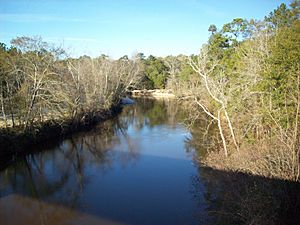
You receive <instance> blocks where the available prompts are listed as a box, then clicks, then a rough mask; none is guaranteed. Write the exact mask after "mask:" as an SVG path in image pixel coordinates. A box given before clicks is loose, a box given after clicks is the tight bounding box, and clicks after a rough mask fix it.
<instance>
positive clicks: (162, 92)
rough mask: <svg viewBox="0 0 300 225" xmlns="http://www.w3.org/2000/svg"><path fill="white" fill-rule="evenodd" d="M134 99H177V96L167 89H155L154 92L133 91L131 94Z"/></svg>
mask: <svg viewBox="0 0 300 225" xmlns="http://www.w3.org/2000/svg"><path fill="white" fill-rule="evenodd" d="M130 94H131V95H132V97H134V98H138V97H144V98H145V97H146V98H155V99H162V98H166V99H169V98H175V97H176V96H175V94H173V92H172V91H171V90H167V89H154V90H133V91H131V93H130Z"/></svg>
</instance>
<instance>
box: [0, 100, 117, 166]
mask: <svg viewBox="0 0 300 225" xmlns="http://www.w3.org/2000/svg"><path fill="white" fill-rule="evenodd" d="M121 110H122V106H121V105H118V106H114V107H112V108H111V109H108V110H99V111H97V112H93V113H85V114H83V115H81V116H79V117H78V118H80V119H72V120H66V121H47V122H45V123H43V124H37V125H35V126H33V127H32V128H31V129H30V130H26V131H23V130H22V129H21V128H9V129H2V130H0V170H1V169H2V168H4V167H5V166H6V165H7V164H9V163H10V162H12V161H13V160H14V159H15V158H17V157H21V156H24V155H27V154H30V153H33V152H36V151H40V150H42V149H44V148H45V147H49V146H52V147H53V146H56V145H57V144H58V143H59V142H60V141H61V140H62V139H64V138H66V137H67V136H68V135H71V134H73V133H75V132H79V131H84V130H89V129H91V128H92V127H93V126H95V125H96V124H98V123H100V122H102V121H105V120H108V119H111V118H113V117H114V116H116V115H118V114H119V113H120V112H121Z"/></svg>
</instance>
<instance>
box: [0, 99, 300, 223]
mask: <svg viewBox="0 0 300 225" xmlns="http://www.w3.org/2000/svg"><path fill="white" fill-rule="evenodd" d="M186 117H187V112H186V111H185V110H183V109H182V107H181V106H180V104H177V103H176V102H169V101H154V100H145V99H139V100H137V104H136V105H134V106H130V107H126V108H124V110H123V113H122V115H120V116H119V117H118V118H116V119H113V120H110V121H106V122H105V123H103V124H100V125H99V126H97V127H95V128H94V129H93V130H91V131H89V132H84V133H78V134H76V135H73V136H72V137H70V138H69V139H67V140H65V141H63V142H61V143H60V144H59V145H58V146H56V147H54V148H53V149H51V150H47V151H42V152H40V153H35V154H31V155H28V156H26V157H23V158H20V159H18V160H17V161H16V162H15V163H14V164H11V165H9V166H8V167H6V168H5V169H4V170H3V171H2V172H1V173H0V224H1V225H2V224H3V225H6V224H12V225H13V224H21V223H22V224H33V225H34V224H47V225H48V224H165V225H167V224H297V222H298V221H300V220H299V216H300V211H299V209H300V205H299V204H300V197H299V190H300V189H299V183H293V182H288V181H281V180H275V179H268V178H263V177H257V176H251V175H248V174H244V173H236V172H228V171H219V170H215V169H211V168H206V167H202V166H201V165H198V164H197V163H192V162H193V160H192V158H193V155H194V154H198V156H199V155H201V156H203V157H204V156H205V148H208V147H210V146H212V145H211V142H212V141H215V138H216V137H215V136H214V135H213V132H214V131H213V129H214V128H213V127H212V128H211V130H210V131H209V133H208V135H207V137H206V138H205V139H203V138H202V137H203V132H206V131H203V129H201V126H203V127H206V126H204V125H206V124H203V123H205V121H202V122H199V123H198V124H196V126H194V128H193V129H192V130H191V132H190V133H189V132H188V131H187V130H186V129H185V128H184V126H183V125H182V124H181V122H183V121H184V120H185V118H186ZM199 142H200V143H199ZM195 149H197V151H195ZM189 156H191V157H189ZM13 215H18V216H13Z"/></svg>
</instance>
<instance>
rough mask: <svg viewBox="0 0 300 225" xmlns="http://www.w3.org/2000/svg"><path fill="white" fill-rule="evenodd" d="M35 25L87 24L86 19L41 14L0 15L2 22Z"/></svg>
mask: <svg viewBox="0 0 300 225" xmlns="http://www.w3.org/2000/svg"><path fill="white" fill-rule="evenodd" d="M1 21H6V22H14V23H35V22H87V20H86V19H80V18H68V17H59V16H55V15H41V14H16V13H0V22H1Z"/></svg>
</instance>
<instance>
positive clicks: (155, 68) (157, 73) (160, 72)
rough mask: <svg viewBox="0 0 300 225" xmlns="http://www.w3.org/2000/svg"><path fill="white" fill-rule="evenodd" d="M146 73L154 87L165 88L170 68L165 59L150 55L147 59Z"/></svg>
mask: <svg viewBox="0 0 300 225" xmlns="http://www.w3.org/2000/svg"><path fill="white" fill-rule="evenodd" d="M145 65H146V69H145V74H146V76H147V77H148V78H149V80H150V81H151V83H152V84H153V88H158V89H163V88H165V85H166V82H167V78H168V68H167V67H166V65H165V64H164V62H163V60H161V59H159V58H156V57H154V56H152V55H150V56H149V57H148V58H147V59H146V61H145Z"/></svg>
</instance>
